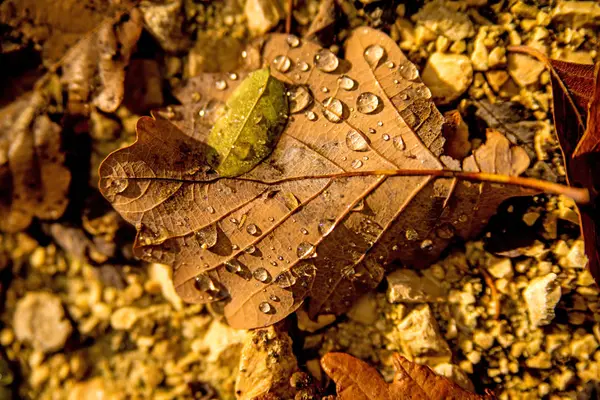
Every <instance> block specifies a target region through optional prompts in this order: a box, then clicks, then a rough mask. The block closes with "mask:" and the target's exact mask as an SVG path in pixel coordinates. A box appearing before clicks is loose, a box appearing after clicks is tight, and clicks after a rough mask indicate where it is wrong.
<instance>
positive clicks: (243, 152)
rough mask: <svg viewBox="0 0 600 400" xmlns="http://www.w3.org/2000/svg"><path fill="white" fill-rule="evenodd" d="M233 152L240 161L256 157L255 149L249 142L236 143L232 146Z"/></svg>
mask: <svg viewBox="0 0 600 400" xmlns="http://www.w3.org/2000/svg"><path fill="white" fill-rule="evenodd" d="M231 152H232V153H233V154H235V155H236V157H237V158H238V159H240V160H249V159H250V158H252V157H254V148H253V146H252V144H250V143H248V142H236V144H234V145H233V146H231Z"/></svg>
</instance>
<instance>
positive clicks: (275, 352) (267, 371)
mask: <svg viewBox="0 0 600 400" xmlns="http://www.w3.org/2000/svg"><path fill="white" fill-rule="evenodd" d="M297 370H298V364H297V361H296V357H295V356H294V353H293V350H292V339H291V338H290V337H289V335H288V334H287V332H285V331H283V330H281V329H279V328H277V327H273V326H270V327H268V328H263V329H258V330H254V331H251V332H250V333H249V334H248V335H247V337H246V339H245V340H244V347H243V348H242V352H241V358H240V364H239V370H238V375H237V378H236V382H235V393H236V398H237V399H240V400H245V399H247V400H250V399H255V398H259V397H263V396H264V397H269V396H272V397H274V398H284V399H291V398H293V397H294V391H293V388H292V387H291V386H290V383H289V382H290V377H291V376H292V374H293V373H294V372H296V371H297Z"/></svg>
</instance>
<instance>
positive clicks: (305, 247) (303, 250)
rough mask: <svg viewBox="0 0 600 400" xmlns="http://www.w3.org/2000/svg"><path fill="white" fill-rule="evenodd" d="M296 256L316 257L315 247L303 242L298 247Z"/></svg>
mask: <svg viewBox="0 0 600 400" xmlns="http://www.w3.org/2000/svg"><path fill="white" fill-rule="evenodd" d="M296 255H297V256H298V258H309V257H312V256H314V255H315V246H314V245H312V244H310V243H308V242H302V243H300V244H299V245H298V248H297V249H296Z"/></svg>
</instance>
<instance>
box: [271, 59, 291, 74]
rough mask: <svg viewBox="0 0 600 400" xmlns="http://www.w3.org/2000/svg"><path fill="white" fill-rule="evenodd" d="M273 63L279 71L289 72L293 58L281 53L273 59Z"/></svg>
mask: <svg viewBox="0 0 600 400" xmlns="http://www.w3.org/2000/svg"><path fill="white" fill-rule="evenodd" d="M273 65H275V69H276V70H277V71H279V72H284V73H285V72H288V71H289V70H290V67H291V66H292V60H290V58H289V57H288V56H284V55H279V56H277V57H275V58H274V59H273Z"/></svg>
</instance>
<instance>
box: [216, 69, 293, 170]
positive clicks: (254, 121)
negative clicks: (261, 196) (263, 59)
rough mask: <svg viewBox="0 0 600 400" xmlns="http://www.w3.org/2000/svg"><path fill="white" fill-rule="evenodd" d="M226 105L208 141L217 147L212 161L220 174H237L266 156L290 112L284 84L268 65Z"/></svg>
mask: <svg viewBox="0 0 600 400" xmlns="http://www.w3.org/2000/svg"><path fill="white" fill-rule="evenodd" d="M219 82H220V81H217V82H216V85H218V84H219ZM223 82H224V81H223ZM217 89H218V87H217ZM225 108H226V111H225V114H224V115H223V116H221V117H220V118H219V119H218V120H217V122H216V123H215V125H214V126H213V128H212V130H211V131H210V134H209V135H208V141H207V143H208V145H209V146H211V147H212V149H214V151H213V152H211V155H210V156H209V163H210V164H211V165H212V166H213V167H214V168H215V170H216V171H217V172H218V173H219V175H221V176H238V175H241V174H243V173H245V172H248V171H250V170H251V169H252V168H254V167H255V166H256V165H257V164H258V163H259V162H261V161H262V160H263V159H264V158H265V157H267V156H268V155H269V154H270V153H271V151H272V150H273V147H274V146H275V144H276V142H277V139H278V138H279V135H280V134H281V132H282V131H283V128H284V127H285V124H286V122H287V112H288V104H287V96H286V94H285V86H284V85H283V83H281V82H280V81H278V80H277V79H275V78H273V77H272V76H271V73H270V71H269V69H268V68H265V69H261V70H258V71H255V72H253V73H251V74H250V75H248V77H247V78H246V79H245V80H244V81H243V82H242V83H241V84H240V85H239V86H238V87H237V89H236V90H235V91H234V92H233V94H232V95H231V97H230V98H229V99H228V100H227V104H226V106H225Z"/></svg>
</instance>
